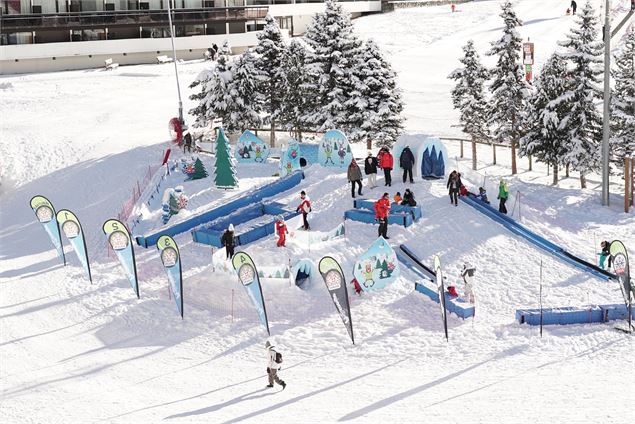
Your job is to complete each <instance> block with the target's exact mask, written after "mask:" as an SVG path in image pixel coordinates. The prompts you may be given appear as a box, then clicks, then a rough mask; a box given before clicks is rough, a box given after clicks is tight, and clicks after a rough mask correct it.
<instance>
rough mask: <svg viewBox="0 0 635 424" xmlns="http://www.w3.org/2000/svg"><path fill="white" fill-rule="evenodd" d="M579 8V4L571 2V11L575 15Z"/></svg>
mask: <svg viewBox="0 0 635 424" xmlns="http://www.w3.org/2000/svg"><path fill="white" fill-rule="evenodd" d="M577 8H578V3H576V2H575V0H571V11H572V12H573V14H574V15H575V11H576V9H577Z"/></svg>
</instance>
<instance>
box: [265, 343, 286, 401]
mask: <svg viewBox="0 0 635 424" xmlns="http://www.w3.org/2000/svg"><path fill="white" fill-rule="evenodd" d="M265 349H266V350H267V358H269V364H268V365H267V376H268V377H269V384H267V387H268V388H271V387H273V382H274V381H275V382H276V383H278V384H279V385H281V386H282V390H284V389H285V388H286V387H287V383H285V382H284V381H282V380H280V377H278V371H280V368H281V366H280V363H281V362H282V355H281V354H280V353H278V352H276V351H275V350H274V346H272V345H271V343H270V342H269V341H267V343H265Z"/></svg>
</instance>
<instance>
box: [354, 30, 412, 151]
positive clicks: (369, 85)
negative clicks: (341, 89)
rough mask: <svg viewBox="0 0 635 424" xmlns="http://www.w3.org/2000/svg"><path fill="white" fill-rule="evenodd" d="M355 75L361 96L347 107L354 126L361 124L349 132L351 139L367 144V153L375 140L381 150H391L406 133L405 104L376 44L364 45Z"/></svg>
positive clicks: (355, 98) (357, 96) (389, 68)
mask: <svg viewBox="0 0 635 424" xmlns="http://www.w3.org/2000/svg"><path fill="white" fill-rule="evenodd" d="M354 71H355V72H354V75H355V78H356V85H357V93H358V94H356V96H355V97H353V98H351V99H349V101H348V102H347V103H346V105H347V110H350V111H351V112H352V114H351V118H352V119H351V122H358V123H359V124H358V126H357V127H355V128H351V129H350V130H349V131H350V133H351V136H350V138H349V139H352V141H353V142H355V141H358V140H366V145H367V148H368V149H371V148H372V142H373V140H375V144H376V145H378V146H386V145H387V146H392V145H393V143H394V142H395V141H397V137H398V136H399V134H401V132H402V131H403V116H402V115H401V113H402V112H403V101H402V99H401V92H400V90H399V89H398V87H397V81H396V75H395V72H394V71H393V70H392V67H391V66H390V63H388V61H387V60H386V59H385V58H384V56H383V55H382V53H381V50H380V49H379V46H378V45H377V44H376V43H375V42H374V41H373V40H367V41H366V42H365V43H364V46H363V48H362V50H361V54H360V58H359V60H358V66H357V67H356V68H355V70H354ZM353 114H354V115H353Z"/></svg>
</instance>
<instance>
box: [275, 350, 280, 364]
mask: <svg viewBox="0 0 635 424" xmlns="http://www.w3.org/2000/svg"><path fill="white" fill-rule="evenodd" d="M274 362H275V363H276V364H281V363H282V353H280V352H276V359H274Z"/></svg>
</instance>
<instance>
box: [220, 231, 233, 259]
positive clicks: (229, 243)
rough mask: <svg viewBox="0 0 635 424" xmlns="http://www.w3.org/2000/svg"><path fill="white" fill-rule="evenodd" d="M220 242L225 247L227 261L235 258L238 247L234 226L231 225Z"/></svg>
mask: <svg viewBox="0 0 635 424" xmlns="http://www.w3.org/2000/svg"><path fill="white" fill-rule="evenodd" d="M220 242H221V244H222V245H223V246H225V252H226V253H227V259H231V258H233V257H234V246H236V237H234V224H229V227H227V230H226V231H225V232H224V233H223V236H222V237H221V239H220Z"/></svg>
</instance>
